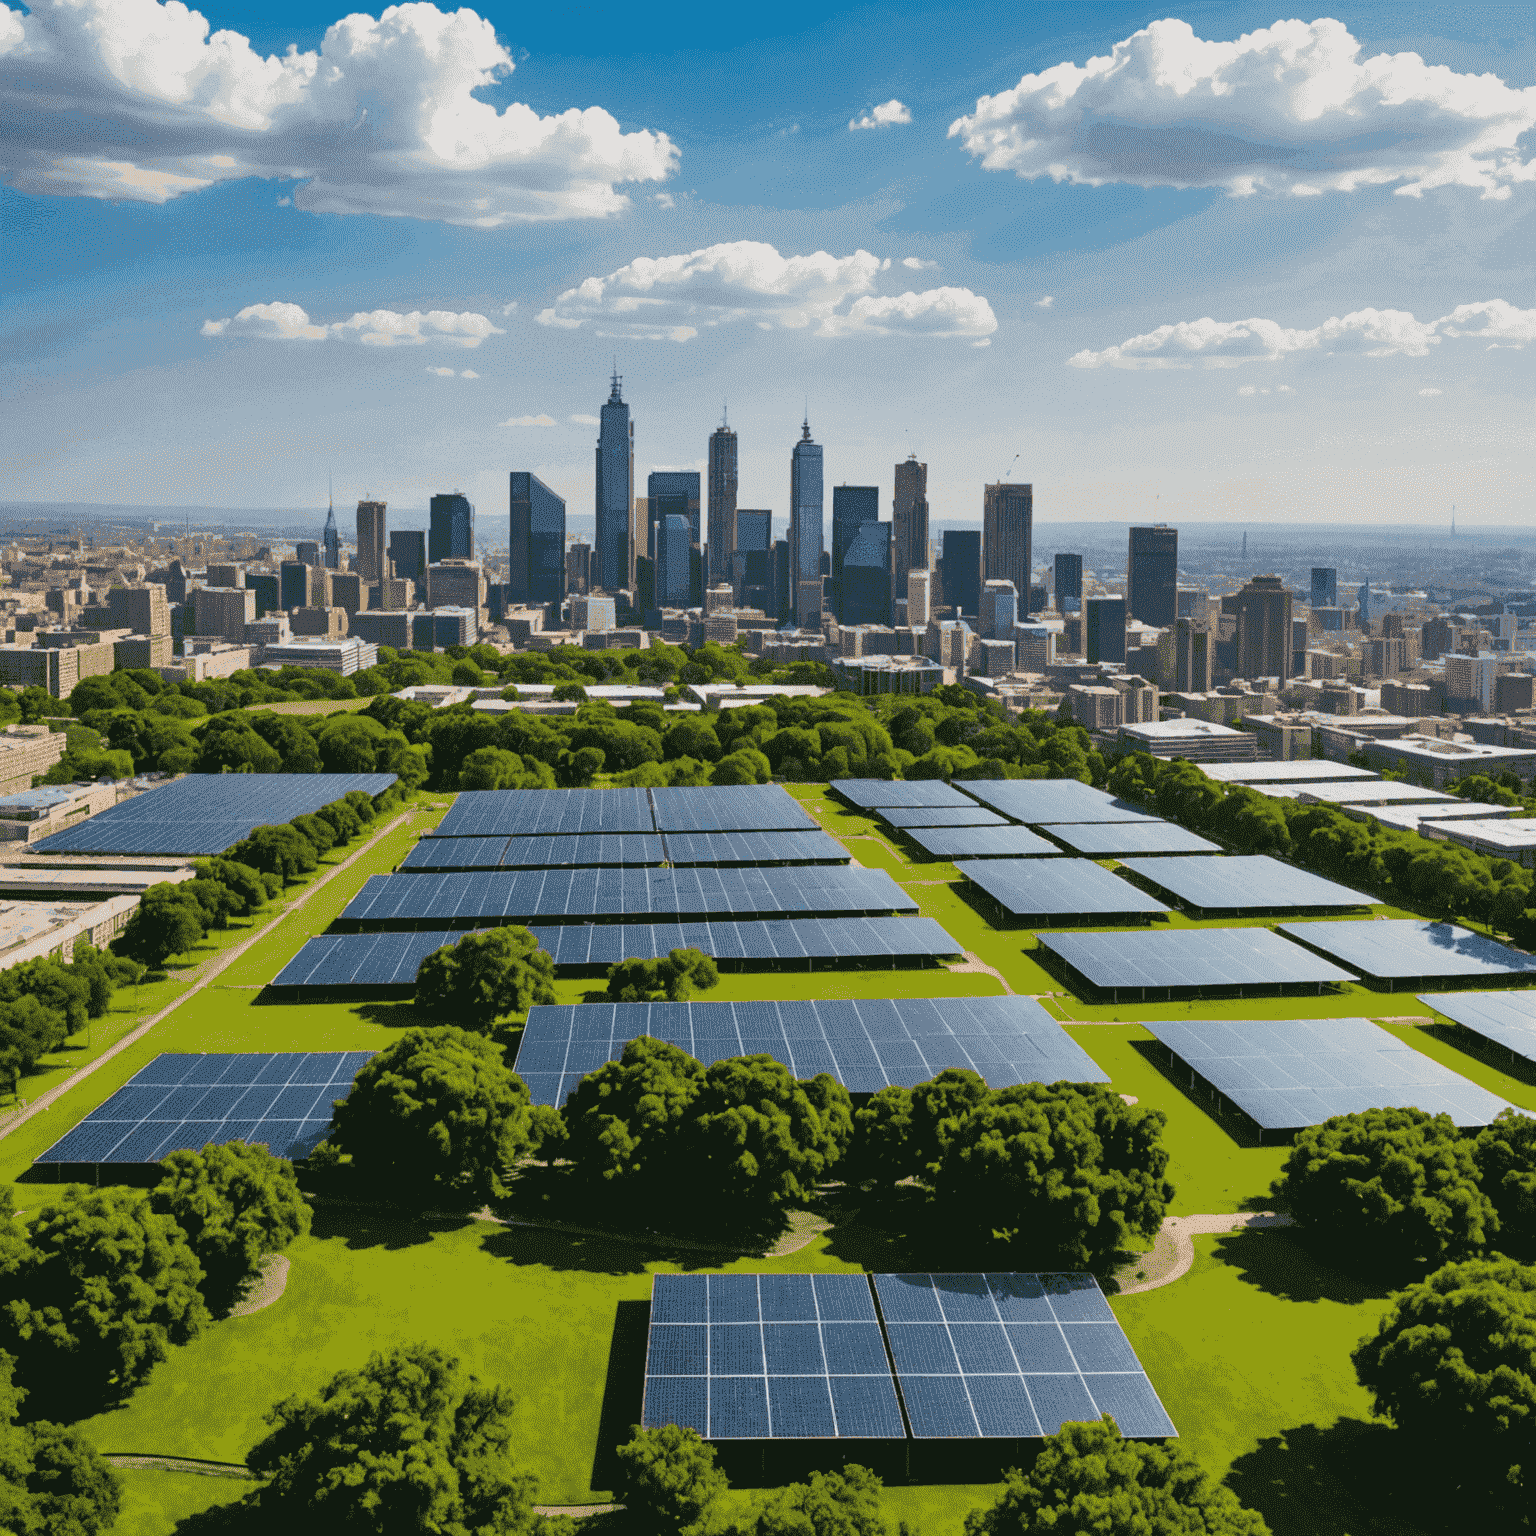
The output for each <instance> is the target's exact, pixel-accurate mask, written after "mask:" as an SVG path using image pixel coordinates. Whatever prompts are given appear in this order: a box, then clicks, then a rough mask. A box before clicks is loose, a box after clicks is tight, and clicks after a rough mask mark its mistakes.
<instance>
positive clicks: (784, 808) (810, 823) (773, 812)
mask: <svg viewBox="0 0 1536 1536" xmlns="http://www.w3.org/2000/svg"><path fill="white" fill-rule="evenodd" d="M650 795H651V804H652V805H653V807H654V808H655V812H656V827H657V830H658V831H661V832H805V831H811V830H813V829H814V828H815V826H816V822H815V820H814V819H813V818H812V816H811V814H810V812H809V811H806V810H804V809H803V808H802V807H801V805H800V802H799V801H798V800H796V799H795V797H794V796H793V795H792V794H790V792H789V791H788V790H787V789H785V788H784V786H783V785H782V784H729V785H727V784H720V785H711V786H706V787H702V788H698V789H653V790H651V791H650Z"/></svg>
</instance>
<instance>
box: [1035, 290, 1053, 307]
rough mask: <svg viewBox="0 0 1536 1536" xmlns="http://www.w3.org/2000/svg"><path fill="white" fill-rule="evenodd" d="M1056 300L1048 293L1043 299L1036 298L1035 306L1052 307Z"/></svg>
mask: <svg viewBox="0 0 1536 1536" xmlns="http://www.w3.org/2000/svg"><path fill="white" fill-rule="evenodd" d="M1055 302H1056V300H1055V299H1054V298H1053V297H1052V296H1051V295H1050V294H1046V296H1045V297H1044V298H1043V299H1036V300H1035V308H1036V309H1049V308H1050V307H1051V305H1052V304H1054V303H1055Z"/></svg>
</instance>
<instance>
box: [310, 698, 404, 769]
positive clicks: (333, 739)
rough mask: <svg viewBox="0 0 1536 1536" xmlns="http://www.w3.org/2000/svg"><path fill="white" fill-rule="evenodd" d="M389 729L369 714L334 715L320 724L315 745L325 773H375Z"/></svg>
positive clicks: (349, 713)
mask: <svg viewBox="0 0 1536 1536" xmlns="http://www.w3.org/2000/svg"><path fill="white" fill-rule="evenodd" d="M388 735H389V732H388V731H386V730H385V729H384V727H383V726H382V725H380V724H379V722H378V721H377V720H373V719H370V718H369V717H368V716H367V715H364V714H356V713H352V712H350V711H349V712H348V713H346V714H340V715H332V716H331V717H330V718H329V719H327V720H326V722H325V724H324V725H323V726H321V728H320V735H319V737H318V739H317V742H316V745H317V747H318V749H319V752H320V767H321V770H322V771H323V772H325V773H373V772H374V771H375V770H376V768H377V766H378V752H379V748H380V747H381V746H382V745H383V743H384V741H385V739H386V738H387V737H388Z"/></svg>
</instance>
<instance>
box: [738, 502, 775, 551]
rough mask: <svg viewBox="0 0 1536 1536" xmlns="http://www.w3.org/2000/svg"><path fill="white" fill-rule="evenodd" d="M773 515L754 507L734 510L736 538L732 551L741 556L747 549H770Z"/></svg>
mask: <svg viewBox="0 0 1536 1536" xmlns="http://www.w3.org/2000/svg"><path fill="white" fill-rule="evenodd" d="M772 528H773V513H772V512H771V511H766V510H762V509H759V508H755V507H738V508H737V509H736V537H735V539H734V540H733V541H732V545H731V547H732V549H733V550H734V551H735V552H736V553H737V554H741V553H743V552H744V551H746V550H749V549H771V548H772V547H773V539H772V538H771V537H770V535H771V533H772Z"/></svg>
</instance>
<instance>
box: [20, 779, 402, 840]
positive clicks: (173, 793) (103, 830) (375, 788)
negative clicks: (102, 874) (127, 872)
mask: <svg viewBox="0 0 1536 1536" xmlns="http://www.w3.org/2000/svg"><path fill="white" fill-rule="evenodd" d="M394 782H395V775H394V774H392V773H239V774H232V773H189V774H187V775H186V776H185V777H183V778H180V779H173V780H172V781H171V782H170V783H169V784H165V785H162V786H161V787H160V788H159V789H152V790H148V791H146V792H145V793H144V794H141V795H135V796H133V798H132V799H129V800H124V801H123V802H122V803H121V804H120V805H114V806H110V807H109V808H108V809H107V810H105V811H102V812H101V813H100V814H99V815H96V816H92V817H91V818H90V819H89V820H88V821H84V822H81V823H80V824H79V825H78V826H74V827H69V828H67V829H66V830H65V831H63V832H55V833H54V834H53V835H52V836H51V837H47V838H44V839H43V841H42V842H40V843H37V844H35V845H34V846H33V849H32V851H33V852H34V853H161V854H184V855H187V856H192V855H198V854H203V855H212V854H218V853H223V852H224V851H225V849H227V848H230V847H232V846H233V845H234V844H235V843H238V842H239V841H240V840H241V839H242V838H245V837H248V836H249V835H250V832H251V829H252V828H253V827H260V826H265V825H267V824H269V823H281V822H285V821H291V820H292V819H293V818H294V817H295V816H303V815H306V814H309V813H312V812H314V811H318V810H319V809H320V808H321V807H322V806H325V805H329V804H331V802H332V801H333V800H340V799H341V798H342V796H343V795H346V794H349V793H351V791H353V790H355V789H360V790H362V791H363V793H364V794H366V795H368V796H370V797H372V796H375V795H381V794H383V793H384V791H385V790H386V789H388V788H389V786H390V785H391V784H393V783H394Z"/></svg>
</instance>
